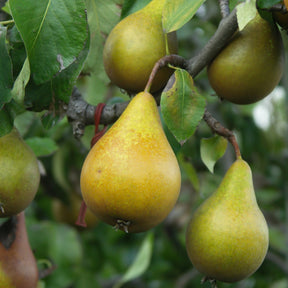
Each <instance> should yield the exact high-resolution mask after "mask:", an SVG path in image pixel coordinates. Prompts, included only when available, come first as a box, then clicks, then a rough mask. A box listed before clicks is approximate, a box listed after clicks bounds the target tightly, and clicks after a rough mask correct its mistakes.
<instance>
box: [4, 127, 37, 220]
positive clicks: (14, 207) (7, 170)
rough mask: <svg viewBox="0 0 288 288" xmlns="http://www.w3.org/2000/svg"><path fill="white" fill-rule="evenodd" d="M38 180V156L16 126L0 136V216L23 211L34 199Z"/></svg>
mask: <svg viewBox="0 0 288 288" xmlns="http://www.w3.org/2000/svg"><path fill="white" fill-rule="evenodd" d="M39 182H40V172H39V167H38V161H37V158H36V156H35V154H34V153H33V151H32V150H31V149H30V147H29V146H28V145H27V144H26V143H25V142H24V141H23V139H22V138H21V136H20V134H19V132H18V131H17V130H16V128H14V129H13V130H12V132H10V133H9V134H7V135H5V136H3V137H0V207H1V209H0V217H9V216H12V215H16V214H18V213H20V212H21V211H23V210H24V209H25V208H26V207H27V206H28V205H29V204H30V203H31V201H32V200H33V199H34V197H35V195H36V193H37V190H38V187H39Z"/></svg>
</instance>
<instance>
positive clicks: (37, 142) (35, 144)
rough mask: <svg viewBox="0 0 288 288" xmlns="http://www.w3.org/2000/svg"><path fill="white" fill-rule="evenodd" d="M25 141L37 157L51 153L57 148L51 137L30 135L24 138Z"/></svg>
mask: <svg viewBox="0 0 288 288" xmlns="http://www.w3.org/2000/svg"><path fill="white" fill-rule="evenodd" d="M25 142H26V144H27V145H28V146H30V148H31V149H32V150H33V151H34V153H35V155H36V156H37V157H41V156H48V155H51V154H52V153H54V152H55V151H57V149H58V146H57V144H56V143H55V142H54V141H53V140H52V139H51V138H46V137H43V138H41V137H31V138H28V139H25Z"/></svg>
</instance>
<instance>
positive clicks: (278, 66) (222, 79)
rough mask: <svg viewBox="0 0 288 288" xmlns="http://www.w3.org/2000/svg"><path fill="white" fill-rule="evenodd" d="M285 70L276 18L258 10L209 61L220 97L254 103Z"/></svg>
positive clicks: (273, 85) (271, 86)
mask: <svg viewBox="0 0 288 288" xmlns="http://www.w3.org/2000/svg"><path fill="white" fill-rule="evenodd" d="M283 70H284V48H283V42H282V38H281V35H280V33H279V30H278V28H277V26H276V25H275V23H273V21H271V23H270V22H268V21H266V20H265V19H263V18H262V17H261V16H260V15H259V14H258V13H257V14H256V16H255V18H254V19H252V20H251V21H250V22H249V23H248V24H247V25H246V27H244V29H243V30H242V31H239V32H237V33H236V34H235V35H234V37H233V38H232V40H231V42H230V43H229V44H228V45H227V46H226V47H225V48H224V49H223V50H222V51H221V52H220V53H219V55H218V56H216V58H215V59H214V60H213V61H212V63H210V64H209V65H208V69H207V72H208V79H209V82H210V85H211V87H212V88H213V89H214V90H215V92H216V93H217V94H218V96H219V97H220V98H223V99H226V100H228V101H230V102H232V103H235V104H242V105H243V104H252V103H255V102H257V101H259V100H261V99H263V98H264V97H266V96H267V95H268V94H269V93H270V92H271V91H272V90H273V89H274V88H275V86H276V85H277V84H278V83H279V81H280V79H281V77H282V74H283Z"/></svg>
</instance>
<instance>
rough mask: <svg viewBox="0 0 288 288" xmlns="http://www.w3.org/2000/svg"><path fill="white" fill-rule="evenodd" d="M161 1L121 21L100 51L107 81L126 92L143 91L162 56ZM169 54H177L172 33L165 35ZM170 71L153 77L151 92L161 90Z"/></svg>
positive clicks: (165, 70) (162, 0) (164, 71)
mask: <svg viewBox="0 0 288 288" xmlns="http://www.w3.org/2000/svg"><path fill="white" fill-rule="evenodd" d="M164 4H165V1H164V0H153V1H151V2H150V3H149V4H148V5H147V6H145V7H144V8H143V9H141V10H139V11H137V12H135V13H133V14H130V15H129V16H127V17H126V18H124V19H123V20H121V21H120V22H119V23H118V24H117V25H116V26H115V27H114V28H113V29H112V31H111V32H110V34H109V36H108V38H107V40H106V42H105V46H104V50H103V61H104V67H105V70H106V73H107V75H108V77H109V78H110V80H111V81H112V82H113V83H114V84H116V85H117V86H118V87H120V88H122V89H125V90H127V91H129V92H135V93H138V92H140V91H143V90H144V88H145V85H146V83H147V81H148V78H149V75H150V73H151V71H152V69H153V67H154V64H155V63H156V62H157V61H158V60H159V59H160V58H162V57H163V56H165V55H166V54H167V53H166V42H165V34H164V31H163V28H162V9H163V6H164ZM167 42H168V45H167V46H168V48H169V53H170V54H175V53H177V51H178V46H177V37H176V33H175V32H172V33H168V34H167ZM172 73H173V69H171V68H163V69H161V70H160V71H159V73H157V75H156V78H155V80H154V81H153V85H152V87H151V91H152V92H153V91H157V90H159V89H161V88H163V87H164V86H165V84H166V83H167V81H168V79H169V77H170V76H171V75H172Z"/></svg>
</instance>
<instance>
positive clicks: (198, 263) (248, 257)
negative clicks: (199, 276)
mask: <svg viewBox="0 0 288 288" xmlns="http://www.w3.org/2000/svg"><path fill="white" fill-rule="evenodd" d="M268 242H269V240H268V227H267V223H266V221H265V218H264V216H263V214H262V212H261V211H260V209H259V207H258V205H257V202H256V197H255V192H254V187H253V182H252V173H251V170H250V167H249V165H248V164H247V163H246V162H245V161H244V160H242V159H241V158H239V159H237V160H236V161H235V162H234V163H233V164H232V166H231V167H230V168H229V169H228V171H227V173H226V175H225V177H224V179H223V180H222V182H221V184H220V186H219V188H218V189H217V190H216V192H215V193H214V194H212V195H211V196H210V197H209V198H208V199H207V200H205V201H204V202H203V203H202V204H201V205H200V206H199V208H198V209H197V210H196V211H195V213H194V214H193V216H192V219H191V220H190V222H189V224H188V229H187V234H186V248H187V252H188V256H189V258H190V260H191V262H192V263H193V265H194V266H195V267H196V269H197V270H198V271H200V272H201V273H203V274H204V275H206V276H207V277H209V278H211V279H216V280H219V281H223V282H236V281H240V280H242V279H244V278H246V277H248V276H249V275H251V274H252V273H254V272H255V271H256V270H257V269H258V268H259V266H260V265H261V264H262V262H263V260H264V258H265V256H266V253H267V249H268Z"/></svg>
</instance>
